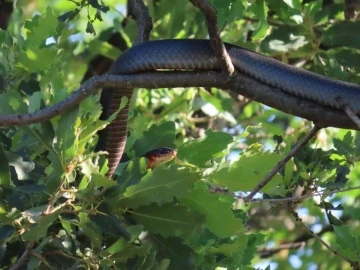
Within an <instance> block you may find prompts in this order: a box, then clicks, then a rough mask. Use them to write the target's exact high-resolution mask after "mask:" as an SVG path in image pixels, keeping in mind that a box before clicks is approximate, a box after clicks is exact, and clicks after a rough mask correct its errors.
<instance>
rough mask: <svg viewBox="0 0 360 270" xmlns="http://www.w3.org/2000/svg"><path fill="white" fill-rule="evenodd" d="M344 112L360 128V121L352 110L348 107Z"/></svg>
mask: <svg viewBox="0 0 360 270" xmlns="http://www.w3.org/2000/svg"><path fill="white" fill-rule="evenodd" d="M344 111H345V112H346V114H347V115H348V116H349V117H350V119H351V120H352V121H353V122H354V123H355V124H356V125H357V126H358V128H360V119H359V117H358V116H357V115H356V114H355V113H354V111H353V110H352V109H350V107H349V106H345V109H344Z"/></svg>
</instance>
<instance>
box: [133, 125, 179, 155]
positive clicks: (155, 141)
mask: <svg viewBox="0 0 360 270" xmlns="http://www.w3.org/2000/svg"><path fill="white" fill-rule="evenodd" d="M175 131H176V130H175V123H174V122H172V121H168V122H165V123H163V124H160V125H152V126H151V127H150V129H149V130H148V131H146V132H144V133H143V135H142V136H141V138H140V139H138V140H136V141H135V143H134V145H133V150H134V151H135V156H136V157H141V156H142V155H143V154H145V153H146V152H147V151H149V150H151V149H154V148H159V147H170V148H175V145H174V141H175V134H176V133H175Z"/></svg>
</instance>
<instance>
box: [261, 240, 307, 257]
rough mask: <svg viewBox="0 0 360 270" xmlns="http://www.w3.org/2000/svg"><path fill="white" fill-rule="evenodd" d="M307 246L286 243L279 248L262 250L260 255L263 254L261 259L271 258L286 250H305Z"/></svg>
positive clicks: (299, 243) (298, 243)
mask: <svg viewBox="0 0 360 270" xmlns="http://www.w3.org/2000/svg"><path fill="white" fill-rule="evenodd" d="M305 246H306V242H305V241H303V242H294V243H285V244H281V245H279V246H277V247H272V248H265V247H264V248H260V249H258V251H257V252H258V253H261V255H260V258H263V259H264V258H269V257H270V256H272V255H274V254H275V253H278V252H280V251H282V250H284V249H298V248H304V247H305Z"/></svg>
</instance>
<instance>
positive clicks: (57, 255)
mask: <svg viewBox="0 0 360 270" xmlns="http://www.w3.org/2000/svg"><path fill="white" fill-rule="evenodd" d="M128 2H129V3H128ZM128 2H127V1H125V0H124V1H121V0H120V1H115V0H102V1H98V0H78V1H77V0H75V1H74V0H71V1H65V0H53V1H21V0H20V1H14V2H11V1H1V0H0V28H1V29H0V59H1V60H0V116H1V115H18V114H31V113H34V112H37V111H40V110H42V109H44V108H46V107H51V106H53V105H55V104H57V103H59V102H61V101H62V100H64V99H65V98H67V97H68V96H69V95H70V94H71V93H73V92H74V91H75V90H77V89H78V88H79V87H80V86H81V85H84V83H85V82H86V81H88V80H89V79H91V78H94V77H95V76H100V75H104V74H106V72H107V71H108V70H109V68H110V66H111V64H112V62H113V61H114V60H115V59H116V58H117V57H119V56H120V55H121V54H122V53H123V52H124V51H125V50H126V49H128V48H130V47H131V46H132V44H133V43H134V42H136V41H138V40H139V36H138V35H139V32H141V31H140V30H141V27H139V25H140V22H141V16H139V13H136V12H137V11H138V10H136V9H135V10H134V9H133V6H131V4H134V3H139V1H138V0H135V1H131V0H129V1H128ZM143 2H144V3H145V5H146V7H147V10H148V14H149V15H150V17H151V21H152V24H153V28H152V30H151V32H150V40H157V39H182V38H209V28H208V26H209V25H207V24H206V18H208V17H205V16H204V14H205V15H209V14H210V13H206V11H204V10H200V9H199V8H197V7H196V6H194V5H193V3H195V2H198V3H207V2H208V1H188V0H144V1H143ZM209 3H211V4H212V6H213V7H214V8H215V10H216V11H217V15H216V18H217V24H216V26H217V28H218V31H219V33H220V37H221V39H222V41H224V42H228V43H232V44H236V45H239V46H242V47H245V48H247V49H250V50H252V51H256V52H259V53H261V54H264V55H267V56H270V57H273V58H275V59H278V60H280V61H282V62H285V63H287V64H289V65H294V66H297V67H299V68H303V69H307V70H310V71H313V72H315V73H318V74H323V75H326V76H328V77H331V78H335V79H340V80H344V81H348V82H352V83H356V84H359V82H360V77H359V74H360V52H359V49H360V38H359V29H360V20H359V19H358V11H359V9H360V4H359V3H358V1H346V0H211V1H209ZM135 6H136V5H135ZM204 12H205V13H204ZM210 36H211V32H210ZM143 87H144V88H137V89H135V90H134V94H133V98H132V100H131V101H128V102H130V105H131V109H130V114H129V121H128V124H129V132H128V134H129V135H128V139H127V144H126V148H125V155H124V157H123V158H122V161H121V163H120V164H119V166H118V167H117V169H116V172H115V176H114V177H113V179H108V178H107V177H106V172H107V170H108V164H107V161H106V153H104V152H96V151H95V146H96V143H97V140H98V131H99V130H101V129H104V128H105V127H106V126H107V125H108V124H109V123H110V122H111V121H112V120H113V118H114V117H115V116H116V115H113V116H112V117H111V118H110V119H108V120H99V116H100V114H101V112H102V107H101V105H100V104H99V97H100V90H101V89H98V90H99V91H97V92H94V93H95V94H94V95H89V96H88V97H87V98H86V99H84V100H83V101H82V102H80V103H79V104H77V105H76V106H74V107H72V108H71V109H68V110H65V111H63V112H62V113H61V114H60V115H57V116H55V117H53V118H51V119H49V120H46V121H42V122H40V123H34V124H29V125H24V126H16V125H14V126H10V127H2V126H1V123H0V225H1V226H0V240H1V246H0V265H1V269H8V268H10V269H137V270H140V269H158V270H160V269H170V270H172V269H222V268H225V269H242V270H246V269H311V270H313V269H326V270H331V269H360V211H359V207H360V181H359V177H360V166H359V162H358V161H359V157H360V137H359V132H357V131H354V130H346V129H339V128H331V127H329V128H326V129H320V130H318V128H317V127H314V124H313V123H312V122H311V121H308V120H306V119H302V118H299V117H295V116H292V115H289V114H286V113H284V112H281V111H278V110H275V109H273V108H270V107H268V106H264V105H263V104H261V103H258V102H256V101H253V100H251V99H249V98H247V97H245V96H243V95H239V94H238V93H234V92H231V91H225V90H223V89H218V88H215V87H210V88H199V87H190V88H169V87H168V88H161V89H147V88H145V85H143ZM359 102H360V101H359ZM353 121H355V122H356V119H354V120H353ZM159 147H169V148H172V149H176V151H177V157H176V158H175V159H173V160H172V161H170V162H167V163H164V164H161V165H159V166H157V167H156V168H155V169H154V170H150V169H148V168H147V162H148V160H147V159H146V158H145V157H144V154H145V153H147V152H148V151H149V150H151V149H155V148H159ZM285 161H286V162H285ZM262 182H264V183H266V184H265V185H264V186H263V185H262V184H261V183H262ZM250 194H254V195H255V194H256V195H255V197H254V196H252V195H251V196H250Z"/></svg>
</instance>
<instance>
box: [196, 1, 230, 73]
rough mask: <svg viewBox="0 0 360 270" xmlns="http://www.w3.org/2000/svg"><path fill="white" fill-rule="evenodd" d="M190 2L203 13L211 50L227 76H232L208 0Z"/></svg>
mask: <svg viewBox="0 0 360 270" xmlns="http://www.w3.org/2000/svg"><path fill="white" fill-rule="evenodd" d="M190 2H191V3H192V4H193V5H194V6H195V7H197V8H198V9H200V10H201V11H202V12H203V13H204V15H205V18H206V25H207V28H208V32H209V36H210V42H211V46H212V49H213V51H214V52H215V55H216V57H217V59H218V61H219V64H220V65H221V66H223V67H224V69H225V70H226V71H227V72H228V74H229V75H232V74H233V73H234V72H235V68H234V65H233V64H232V62H231V59H230V56H229V54H228V53H227V51H226V48H225V45H224V43H223V42H222V40H221V38H220V35H219V33H218V28H217V15H216V13H217V11H216V9H215V8H214V6H213V5H212V4H211V3H210V2H209V1H208V0H190Z"/></svg>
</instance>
